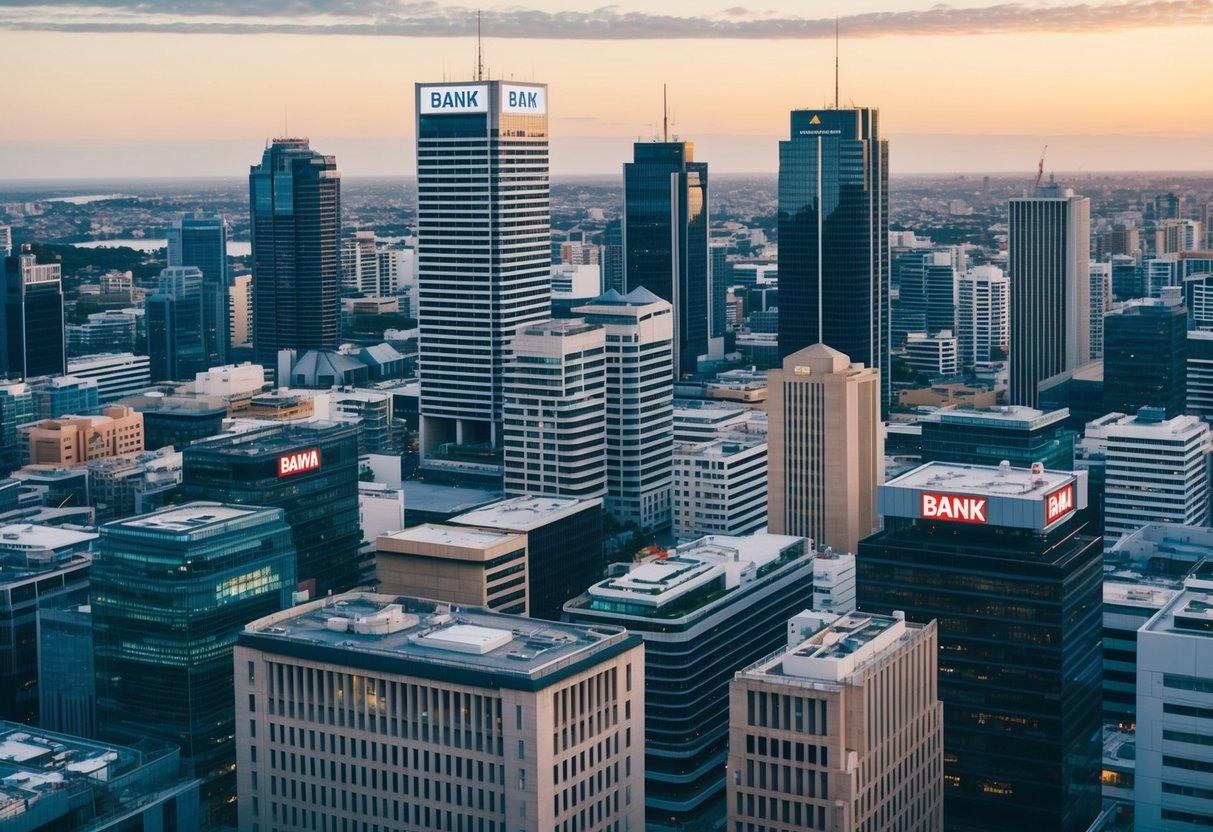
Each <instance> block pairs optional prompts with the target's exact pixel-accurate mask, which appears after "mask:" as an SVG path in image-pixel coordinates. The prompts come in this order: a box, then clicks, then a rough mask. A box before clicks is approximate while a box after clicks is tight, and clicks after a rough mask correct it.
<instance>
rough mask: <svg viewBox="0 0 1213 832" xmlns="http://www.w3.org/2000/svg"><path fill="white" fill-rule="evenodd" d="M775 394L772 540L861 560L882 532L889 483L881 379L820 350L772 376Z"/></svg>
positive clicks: (802, 354)
mask: <svg viewBox="0 0 1213 832" xmlns="http://www.w3.org/2000/svg"><path fill="white" fill-rule="evenodd" d="M767 391H768V392H767V396H768V398H767V413H768V414H769V415H768V418H769V420H770V434H769V440H768V446H767V449H768V457H767V470H768V477H769V500H770V502H769V504H768V508H767V519H768V524H769V528H770V530H771V532H772V533H773V534H793V535H798V536H801V537H807V538H810V539H812V540H813V541H814V542H815V543H816V544H817V545H819V546H830V547H832V548H834V549H838V550H840V551H843V552H854V551H855V549H856V547H857V546H858V545H859V541H860V539H861V538H864V537H866V536H868V535H869V534H871V533H872V532H873V531H874V530H875V529H876V521H877V518H876V486H877V485H879V484H880V483H881V482H883V481H884V431H883V430H882V428H881V424H880V373H879V371H877V370H876V369H874V368H872V367H863V366H862V365H859V364H852V363H851V361H850V359H849V358H847V356H845V355H843V354H842V353H840V352H839V351H838V350H836V349H832V348H830V347H828V346H826V345H825V344H815V345H813V346H811V347H806V348H805V349H802V350H800V351H799V352H795V353H793V354H791V355H789V356H788V357H787V358H785V359H784V360H783V368H782V369H779V370H772V371H771V372H770V374H769V375H768V387H767Z"/></svg>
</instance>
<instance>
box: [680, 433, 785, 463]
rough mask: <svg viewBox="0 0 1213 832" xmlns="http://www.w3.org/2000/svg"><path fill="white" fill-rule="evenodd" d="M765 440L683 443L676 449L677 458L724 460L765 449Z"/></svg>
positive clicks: (735, 439)
mask: <svg viewBox="0 0 1213 832" xmlns="http://www.w3.org/2000/svg"><path fill="white" fill-rule="evenodd" d="M766 445H767V443H766V440H765V439H741V438H732V439H715V440H713V441H711V442H682V443H679V444H677V445H675V447H674V455H675V456H689V457H708V458H712V459H724V458H726V457H730V456H736V455H737V454H742V453H745V452H747V451H751V450H753V449H755V448H759V447H762V448H765V447H766Z"/></svg>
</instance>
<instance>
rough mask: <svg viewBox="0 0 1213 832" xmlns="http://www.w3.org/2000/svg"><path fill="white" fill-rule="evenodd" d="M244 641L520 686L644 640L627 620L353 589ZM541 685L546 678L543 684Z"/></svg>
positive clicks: (296, 611) (273, 621)
mask: <svg viewBox="0 0 1213 832" xmlns="http://www.w3.org/2000/svg"><path fill="white" fill-rule="evenodd" d="M239 643H240V644H242V645H245V646H248V647H252V648H255V649H259V650H265V651H267V652H270V653H273V652H286V653H289V654H291V655H299V651H300V650H301V649H303V650H308V649H315V650H317V651H320V653H319V654H318V655H317V658H322V659H323V660H324V661H326V662H330V663H334V664H342V663H345V664H352V665H354V666H363V667H367V666H373V667H375V668H377V669H381V670H384V671H386V672H397V673H401V674H406V675H416V676H422V677H427V676H432V675H435V674H437V675H439V676H444V675H449V674H450V673H451V672H452V671H454V670H456V669H458V670H462V671H464V672H465V673H466V672H467V671H472V672H474V673H476V674H484V675H483V678H481V679H478V680H473V681H472V682H471V684H480V685H483V686H496V685H499V686H502V687H515V688H517V687H520V686H521V687H522V688H523V689H532V688H533V687H534V686H535V685H534V683H537V682H539V681H540V680H543V679H545V678H548V677H551V676H552V674H555V673H558V672H559V671H561V670H563V669H565V668H569V667H570V666H572V665H575V664H578V663H579V662H581V661H582V660H594V661H597V660H601V659H605V658H607V657H608V655H607V654H608V652H610V654H611V655H613V654H615V653H618V652H622V651H623V650H624V649H628V648H630V647H631V646H633V645H635V644H639V643H640V640H639V637H637V636H631V635H629V634H628V633H627V631H626V630H624V629H623V628H622V627H614V626H606V625H595V626H592V627H591V626H583V625H578V624H564V623H558V622H552V621H542V620H540V619H532V618H527V617H525V616H520V615H505V614H502V613H496V612H492V611H490V610H487V609H483V608H479V607H451V606H450V605H447V604H445V603H442V602H439V601H429V600H425V599H420V598H410V597H396V596H391V595H377V594H373V593H366V592H349V593H345V594H342V595H335V596H332V597H331V598H327V599H323V600H318V601H313V602H311V603H308V604H304V605H302V606H298V607H294V608H293V609H289V610H284V611H283V612H279V613H275V614H274V615H271V616H267V617H265V618H262V619H259V620H257V621H254V622H252V623H251V624H249V625H247V626H246V627H245V628H244V631H243V632H242V633H241V634H240V637H239ZM540 686H542V685H540Z"/></svg>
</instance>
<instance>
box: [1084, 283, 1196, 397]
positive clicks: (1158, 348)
mask: <svg viewBox="0 0 1213 832" xmlns="http://www.w3.org/2000/svg"><path fill="white" fill-rule="evenodd" d="M1172 291H1174V290H1172ZM1104 332H1105V334H1106V337H1105V339H1104V340H1105V344H1106V346H1105V347H1104V355H1103V370H1104V384H1103V408H1104V410H1105V411H1106V412H1108V413H1136V412H1137V410H1138V409H1139V408H1142V407H1157V408H1162V409H1163V410H1164V411H1165V412H1166V418H1168V419H1170V418H1171V417H1173V416H1178V415H1179V414H1181V413H1184V412H1186V410H1185V408H1186V406H1187V398H1188V384H1187V373H1188V310H1187V308H1186V307H1184V305H1183V304H1182V303H1179V301H1178V298H1176V297H1172V298H1170V299H1169V300H1167V301H1158V300H1152V301H1149V302H1145V303H1142V304H1141V305H1140V306H1129V307H1126V308H1124V309H1119V310H1117V311H1115V312H1113V313H1112V314H1110V315H1108V316H1107V317H1106V318H1104Z"/></svg>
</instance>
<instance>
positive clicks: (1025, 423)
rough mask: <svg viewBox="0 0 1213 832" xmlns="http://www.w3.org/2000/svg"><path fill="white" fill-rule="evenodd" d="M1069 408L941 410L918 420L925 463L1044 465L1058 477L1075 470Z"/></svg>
mask: <svg viewBox="0 0 1213 832" xmlns="http://www.w3.org/2000/svg"><path fill="white" fill-rule="evenodd" d="M1069 415H1070V412H1069V411H1068V410H1066V409H1065V408H1062V409H1060V410H1052V411H1049V412H1047V413H1046V412H1043V411H1040V410H1034V409H1032V408H1030V407H991V408H987V409H984V410H977V409H972V410H970V409H967V408H956V409H949V410H936V411H934V412H932V413H926V414H923V415H922V416H920V417H919V418H918V423H919V425H921V427H922V461H923V462H956V463H960V464H965V465H998V464H999V463H1000V462H1003V461H1004V460H1005V461H1006V462H1009V463H1011V465H1013V466H1014V467H1016V468H1031V467H1032V463H1034V462H1039V463H1041V464H1042V465H1044V467H1045V468H1048V469H1051V470H1054V471H1069V470H1070V469H1071V468H1073V467H1074V433H1073V431H1071V430H1069V429H1068V428H1067V427H1066V419H1067V418H1068V417H1069Z"/></svg>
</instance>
